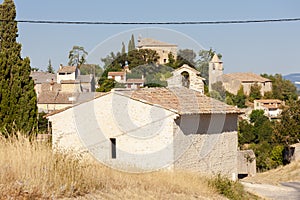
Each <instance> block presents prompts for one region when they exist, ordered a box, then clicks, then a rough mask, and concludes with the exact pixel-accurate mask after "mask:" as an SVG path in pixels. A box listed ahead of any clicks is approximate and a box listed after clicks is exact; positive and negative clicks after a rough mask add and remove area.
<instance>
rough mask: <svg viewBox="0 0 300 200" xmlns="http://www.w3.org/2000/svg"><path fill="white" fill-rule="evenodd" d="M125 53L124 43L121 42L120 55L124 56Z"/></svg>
mask: <svg viewBox="0 0 300 200" xmlns="http://www.w3.org/2000/svg"><path fill="white" fill-rule="evenodd" d="M125 53H126V50H125V44H124V42H122V50H121V54H122V55H124V54H125Z"/></svg>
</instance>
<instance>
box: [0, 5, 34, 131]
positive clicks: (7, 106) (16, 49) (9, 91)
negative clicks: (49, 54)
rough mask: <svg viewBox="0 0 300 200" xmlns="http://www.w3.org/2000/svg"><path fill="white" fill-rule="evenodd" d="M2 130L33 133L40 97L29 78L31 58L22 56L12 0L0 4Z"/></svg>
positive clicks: (0, 121)
mask: <svg viewBox="0 0 300 200" xmlns="http://www.w3.org/2000/svg"><path fill="white" fill-rule="evenodd" d="M0 11H1V12H0V13H1V14H0V41H1V44H0V131H2V133H7V134H12V133H13V132H12V130H21V131H23V132H25V133H28V134H33V133H34V131H33V130H36V127H37V98H36V93H35V90H34V82H33V80H32V79H31V77H30V71H31V67H30V60H29V58H24V59H22V58H21V44H19V43H17V41H16V39H17V36H18V33H17V32H18V28H17V22H16V21H15V18H16V9H15V4H14V2H13V0H4V2H3V3H2V4H1V6H0Z"/></svg>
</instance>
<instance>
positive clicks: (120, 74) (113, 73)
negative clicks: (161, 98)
mask: <svg viewBox="0 0 300 200" xmlns="http://www.w3.org/2000/svg"><path fill="white" fill-rule="evenodd" d="M124 75H125V72H108V76H124Z"/></svg>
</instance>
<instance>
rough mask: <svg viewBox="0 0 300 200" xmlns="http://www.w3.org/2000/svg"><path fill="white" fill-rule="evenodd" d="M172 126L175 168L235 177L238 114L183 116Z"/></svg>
mask: <svg viewBox="0 0 300 200" xmlns="http://www.w3.org/2000/svg"><path fill="white" fill-rule="evenodd" d="M195 124H196V125H197V126H195ZM175 127H176V128H175V136H174V137H175V142H174V149H175V151H174V153H175V154H174V158H175V159H176V158H177V160H176V162H175V163H174V168H175V169H183V170H191V171H196V172H202V173H208V174H218V173H221V174H224V175H227V176H228V177H232V175H234V177H236V176H237V146H238V142H237V115H200V116H196V115H190V116H182V117H180V118H179V119H177V120H176V123H175Z"/></svg>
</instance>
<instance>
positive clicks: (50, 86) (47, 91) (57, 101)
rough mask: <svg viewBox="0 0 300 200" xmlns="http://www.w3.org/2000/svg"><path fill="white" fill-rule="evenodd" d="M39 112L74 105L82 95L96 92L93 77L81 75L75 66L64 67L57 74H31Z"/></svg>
mask: <svg viewBox="0 0 300 200" xmlns="http://www.w3.org/2000/svg"><path fill="white" fill-rule="evenodd" d="M30 76H31V77H32V79H33V80H34V85H35V86H34V87H35V91H36V93H37V106H38V109H39V112H46V113H48V112H52V111H54V110H59V109H62V108H66V107H69V106H72V105H73V102H74V101H75V100H74V99H76V98H75V97H76V96H78V95H79V94H80V93H93V92H95V79H94V76H93V75H80V70H79V69H78V68H77V67H75V66H62V65H60V68H59V70H58V71H57V73H56V74H51V73H47V72H31V75H30Z"/></svg>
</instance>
